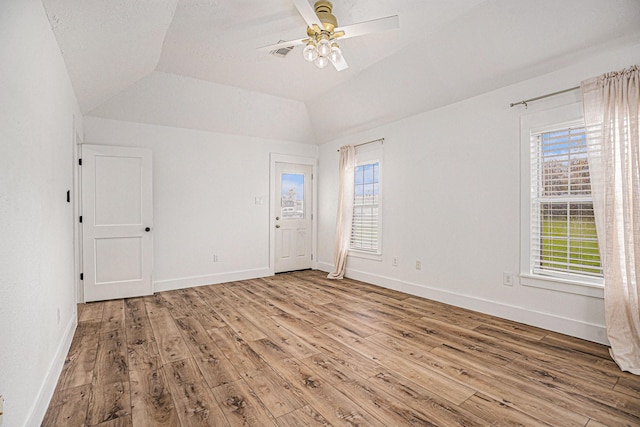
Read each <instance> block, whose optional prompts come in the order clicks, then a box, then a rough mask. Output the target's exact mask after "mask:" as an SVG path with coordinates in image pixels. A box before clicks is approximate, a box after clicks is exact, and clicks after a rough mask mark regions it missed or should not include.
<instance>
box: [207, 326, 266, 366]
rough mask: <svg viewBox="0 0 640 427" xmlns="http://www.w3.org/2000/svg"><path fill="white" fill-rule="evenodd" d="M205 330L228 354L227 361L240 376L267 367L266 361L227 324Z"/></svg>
mask: <svg viewBox="0 0 640 427" xmlns="http://www.w3.org/2000/svg"><path fill="white" fill-rule="evenodd" d="M207 332H208V334H209V335H210V336H211V338H212V339H213V341H214V342H215V343H216V345H217V346H218V347H219V348H220V350H222V351H223V353H224V354H226V355H229V357H228V359H229V362H231V364H232V365H233V366H234V367H235V368H236V371H237V372H238V373H239V374H240V375H241V376H243V377H245V376H250V375H251V374H252V373H254V372H256V371H260V370H263V369H265V368H268V367H269V365H268V364H267V362H265V360H264V359H263V358H262V357H261V356H260V355H259V354H258V353H256V351H255V350H254V349H253V348H251V346H250V345H249V344H248V343H247V342H246V341H245V340H244V338H242V337H241V336H240V335H238V334H237V333H236V332H235V331H234V330H233V329H231V328H230V327H229V326H225V327H223V328H215V329H209V330H208V331H207Z"/></svg>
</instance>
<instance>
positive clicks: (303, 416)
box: [278, 405, 331, 427]
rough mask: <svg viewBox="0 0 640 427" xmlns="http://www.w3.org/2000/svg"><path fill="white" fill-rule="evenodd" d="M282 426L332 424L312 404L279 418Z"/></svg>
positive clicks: (322, 426) (327, 425) (309, 426)
mask: <svg viewBox="0 0 640 427" xmlns="http://www.w3.org/2000/svg"><path fill="white" fill-rule="evenodd" d="M278 425H279V426H280V427H300V426H306V427H329V426H331V424H330V423H329V421H327V420H326V418H324V417H323V416H322V415H320V414H319V413H318V412H317V411H316V410H315V409H313V408H312V407H311V406H310V405H306V406H303V407H302V408H300V409H297V410H295V411H293V412H289V413H288V414H286V415H283V416H281V417H279V418H278Z"/></svg>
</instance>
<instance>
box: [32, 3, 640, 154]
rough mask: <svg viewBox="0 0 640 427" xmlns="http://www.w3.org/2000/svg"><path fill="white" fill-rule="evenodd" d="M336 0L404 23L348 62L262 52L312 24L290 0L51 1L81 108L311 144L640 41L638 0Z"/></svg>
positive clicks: (357, 18) (354, 11)
mask: <svg viewBox="0 0 640 427" xmlns="http://www.w3.org/2000/svg"><path fill="white" fill-rule="evenodd" d="M310 3H311V1H310ZM333 3H334V10H333V13H334V15H335V16H336V17H337V18H338V22H339V24H340V25H343V26H344V25H349V24H352V23H357V22H361V21H366V20H371V19H375V18H379V17H383V16H388V15H395V14H397V15H399V17H400V29H398V30H392V31H388V32H386V33H382V34H372V35H366V36H362V37H358V38H352V39H348V40H344V41H343V42H342V43H341V48H342V50H343V53H344V56H345V58H346V60H347V62H348V63H349V66H350V67H349V68H348V69H347V70H345V71H342V72H337V71H335V70H334V69H333V68H332V67H328V68H326V69H323V70H319V69H316V68H315V67H314V66H313V65H312V64H309V63H307V62H305V61H304V60H303V59H302V55H301V48H296V49H295V50H294V51H292V52H291V53H290V54H289V55H287V56H286V57H285V58H278V57H275V56H271V55H269V54H268V53H264V52H260V51H257V50H256V48H258V47H261V46H265V45H269V44H273V43H276V42H278V41H280V40H290V39H297V38H300V37H303V36H304V35H305V23H304V20H303V19H302V17H301V16H300V15H299V14H298V12H297V10H296V8H295V7H294V5H293V3H292V1H291V0H262V1H256V0H226V1H224V0H109V1H105V0H83V1H82V2H80V3H79V2H78V1H77V0H43V4H44V6H45V9H46V11H47V14H48V17H49V21H50V23H51V26H52V29H53V31H54V34H55V35H56V38H57V40H58V44H59V45H60V48H61V51H62V53H63V57H64V59H65V62H66V65H67V68H68V70H69V75H70V77H71V80H72V83H73V85H74V89H75V91H76V96H77V97H78V100H79V103H80V107H81V109H82V111H83V112H84V113H87V114H90V115H95V116H100V117H106V118H114V119H118V120H131V121H140V122H144V123H154V124H164V125H170V126H178V127H190V128H196V129H205V130H212V131H219V132H228V133H244V134H247V135H251V136H263V137H268V138H277V139H290V140H294V141H302V142H311V143H319V142H324V141H326V140H327V139H329V138H333V137H337V136H340V135H341V134H345V133H348V132H352V131H355V130H359V129H363V128H366V127H370V126H373V125H379V124H381V123H384V122H388V121H390V120H397V119H398V118H401V117H406V116H407V115H411V114H415V113H418V112H420V111H425V110H427V109H430V108H435V107H438V106H441V105H445V104H447V103H450V102H454V101H457V100H460V99H464V98H467V97H470V96H474V95H477V94H480V93H483V92H486V91H489V90H492V89H496V88H498V87H501V86H504V85H506V84H510V83H514V82H517V81H520V80H523V79H526V78H531V77H534V76H536V75H540V74H543V73H547V72H551V71H553V70H555V69H557V68H558V67H562V66H566V65H567V64H568V61H571V60H573V59H575V58H576V57H578V56H579V55H580V54H581V53H582V54H587V53H588V52H590V51H591V50H593V49H594V48H596V47H600V48H602V47H603V46H604V47H606V46H608V45H611V44H621V43H622V44H624V43H626V44H630V43H638V42H639V41H640V1H638V0H562V1H558V0H535V1H531V0H455V1H454V0H334V1H333ZM221 105H224V106H225V107H221ZM258 107H259V108H258ZM243 108H244V109H245V110H242V109H243ZM214 113H215V114H214ZM308 113H309V114H310V115H309V114H308ZM229 117H232V118H234V120H231V121H229ZM292 121H295V123H292ZM269 123H272V125H269ZM320 131H321V132H320Z"/></svg>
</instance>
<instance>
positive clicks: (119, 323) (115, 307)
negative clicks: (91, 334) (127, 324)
mask: <svg viewBox="0 0 640 427" xmlns="http://www.w3.org/2000/svg"><path fill="white" fill-rule="evenodd" d="M103 304H104V309H103V311H102V322H101V323H100V333H105V332H111V331H122V330H124V300H121V299H120V300H111V301H105V302H104V303H103Z"/></svg>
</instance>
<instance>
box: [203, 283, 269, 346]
mask: <svg viewBox="0 0 640 427" xmlns="http://www.w3.org/2000/svg"><path fill="white" fill-rule="evenodd" d="M220 292H221V290H215V291H214V290H211V289H210V290H208V291H207V293H208V295H209V298H208V299H207V302H208V303H209V305H211V306H212V307H213V309H214V310H215V311H216V313H218V315H219V316H220V317H221V318H222V320H224V322H225V323H226V324H227V325H228V326H230V327H231V329H233V330H234V331H235V332H236V333H237V334H238V335H240V336H241V337H242V338H244V339H245V340H247V341H254V340H259V339H262V338H266V335H265V334H264V332H262V331H261V330H260V329H259V328H258V327H257V326H256V325H255V324H253V323H251V321H249V319H247V318H246V317H245V316H243V315H242V314H240V313H239V312H238V311H237V310H236V309H235V308H233V307H232V306H231V305H229V304H228V303H227V302H225V301H224V300H223V299H222V298H221V297H220V295H219V293H220Z"/></svg>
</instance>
